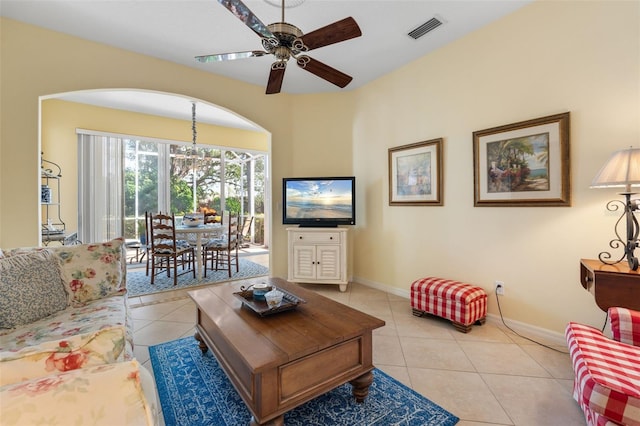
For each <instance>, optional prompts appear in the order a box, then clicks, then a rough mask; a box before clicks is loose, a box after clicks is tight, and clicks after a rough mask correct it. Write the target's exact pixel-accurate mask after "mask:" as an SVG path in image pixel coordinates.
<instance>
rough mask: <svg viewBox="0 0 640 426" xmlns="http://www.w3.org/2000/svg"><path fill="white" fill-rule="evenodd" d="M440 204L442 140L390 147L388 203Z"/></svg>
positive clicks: (407, 204)
mask: <svg viewBox="0 0 640 426" xmlns="http://www.w3.org/2000/svg"><path fill="white" fill-rule="evenodd" d="M442 204H443V203H442V139H441V138H440V139H432V140H429V141H425V142H418V143H413V144H410V145H403V146H398V147H395V148H389V205H395V206H411V205H431V206H441V205H442Z"/></svg>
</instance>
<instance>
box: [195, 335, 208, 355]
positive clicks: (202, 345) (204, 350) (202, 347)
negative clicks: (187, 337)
mask: <svg viewBox="0 0 640 426" xmlns="http://www.w3.org/2000/svg"><path fill="white" fill-rule="evenodd" d="M193 337H194V338H195V339H196V340H197V341H198V347H199V348H200V350H201V351H202V353H203V354H204V353H207V349H209V348H208V347H207V344H206V343H205V342H204V340H202V336H200V333H198V332H197V331H196V334H194V335H193Z"/></svg>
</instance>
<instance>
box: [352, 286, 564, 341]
mask: <svg viewBox="0 0 640 426" xmlns="http://www.w3.org/2000/svg"><path fill="white" fill-rule="evenodd" d="M353 282H356V283H359V284H362V285H365V286H367V287H371V288H375V289H376V290H380V291H384V292H386V293H390V294H394V295H396V296H400V297H404V298H405V299H408V300H410V299H411V290H406V289H401V288H397V287H391V286H388V285H386V284H381V283H378V282H375V281H370V280H367V279H364V278H359V277H354V279H353ZM504 322H505V324H506V325H507V326H508V327H509V328H511V329H512V330H513V331H515V332H516V333H518V334H520V335H522V336H526V337H528V338H529V339H532V340H536V341H540V340H541V341H542V342H544V343H545V344H549V345H554V346H566V344H567V341H566V339H565V337H564V334H561V333H558V332H556V331H552V330H548V329H546V328H541V327H538V326H535V325H533V324H527V323H524V322H520V321H516V320H512V319H509V318H505V319H504ZM487 323H489V324H493V325H497V326H502V327H503V326H504V324H502V320H501V319H500V316H499V315H495V314H487Z"/></svg>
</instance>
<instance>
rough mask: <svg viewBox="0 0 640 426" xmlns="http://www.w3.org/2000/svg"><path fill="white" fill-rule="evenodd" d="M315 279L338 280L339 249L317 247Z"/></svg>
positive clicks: (334, 247)
mask: <svg viewBox="0 0 640 426" xmlns="http://www.w3.org/2000/svg"><path fill="white" fill-rule="evenodd" d="M316 258H317V277H316V278H317V279H319V280H338V279H340V269H341V268H340V247H339V246H317V247H316Z"/></svg>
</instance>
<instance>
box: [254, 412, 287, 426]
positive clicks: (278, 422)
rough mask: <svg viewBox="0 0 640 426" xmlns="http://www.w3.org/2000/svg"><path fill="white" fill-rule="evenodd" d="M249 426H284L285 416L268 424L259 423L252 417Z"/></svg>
mask: <svg viewBox="0 0 640 426" xmlns="http://www.w3.org/2000/svg"><path fill="white" fill-rule="evenodd" d="M249 426H284V415H282V416H278V417H276V418H275V419H272V420H269V421H268V422H266V423H258V422H256V419H255V418H254V417H253V416H251V421H250V422H249Z"/></svg>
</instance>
